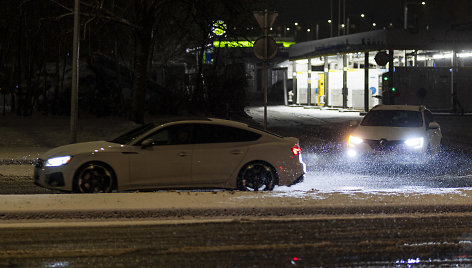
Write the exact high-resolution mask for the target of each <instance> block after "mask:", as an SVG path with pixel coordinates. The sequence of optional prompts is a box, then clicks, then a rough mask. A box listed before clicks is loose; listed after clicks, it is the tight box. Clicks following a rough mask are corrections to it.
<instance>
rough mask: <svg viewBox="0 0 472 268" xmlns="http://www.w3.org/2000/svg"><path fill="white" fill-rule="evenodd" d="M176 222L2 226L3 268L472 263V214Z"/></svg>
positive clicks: (433, 264)
mask: <svg viewBox="0 0 472 268" xmlns="http://www.w3.org/2000/svg"><path fill="white" fill-rule="evenodd" d="M177 223H178V222H174V223H166V222H160V223H156V222H154V223H153V222H141V223H140V222H133V221H128V222H125V223H122V224H125V225H120V224H117V223H115V225H113V223H112V224H111V225H110V224H109V223H108V224H104V225H100V224H96V225H93V224H90V226H84V225H77V226H76V225H75V223H73V222H71V223H67V222H66V223H64V224H62V225H63V226H57V225H56V226H51V227H48V226H47V225H46V224H43V225H37V226H29V227H20V228H7V229H3V228H2V230H1V232H0V245H1V249H2V250H0V266H1V267H131V266H133V267H184V266H186V267H250V266H253V267H260V266H262V267H293V266H300V267H306V266H311V267H313V266H331V267H332V266H336V267H340V266H351V267H352V266H401V267H407V265H416V266H418V265H420V266H421V265H423V266H428V265H430V266H439V265H448V266H449V265H453V264H459V265H463V266H467V265H472V259H471V258H472V214H470V213H466V214H456V213H452V214H448V213H443V214H437V215H434V214H418V213H416V214H405V215H389V216H385V215H381V216H378V215H357V216H352V215H351V216H350V217H345V216H344V217H342V216H341V217H339V216H333V215H331V216H326V215H325V216H323V215H318V216H315V215H313V216H311V217H308V218H305V219H285V220H280V219H255V218H234V219H232V220H223V221H210V220H207V221H203V222H198V221H197V222H194V223H191V222H187V223H185V222H180V223H179V224H177ZM56 224H57V223H56Z"/></svg>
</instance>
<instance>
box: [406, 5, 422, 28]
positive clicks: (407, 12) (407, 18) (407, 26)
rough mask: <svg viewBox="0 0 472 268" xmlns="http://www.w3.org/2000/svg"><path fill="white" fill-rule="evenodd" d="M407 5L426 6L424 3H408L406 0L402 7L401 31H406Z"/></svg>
mask: <svg viewBox="0 0 472 268" xmlns="http://www.w3.org/2000/svg"><path fill="white" fill-rule="evenodd" d="M408 5H422V6H424V5H426V2H425V1H422V2H421V3H418V2H409V1H408V0H405V6H404V7H403V29H405V30H407V29H408Z"/></svg>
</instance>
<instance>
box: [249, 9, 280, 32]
mask: <svg viewBox="0 0 472 268" xmlns="http://www.w3.org/2000/svg"><path fill="white" fill-rule="evenodd" d="M266 12H267V25H266V22H265V13H266ZM252 14H253V15H254V17H255V18H256V20H257V23H259V26H260V27H261V28H262V29H265V28H270V27H272V24H274V21H275V19H276V18H277V16H278V15H279V13H278V12H277V11H254V12H253V13H252Z"/></svg>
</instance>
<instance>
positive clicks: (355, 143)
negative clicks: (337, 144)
mask: <svg viewBox="0 0 472 268" xmlns="http://www.w3.org/2000/svg"><path fill="white" fill-rule="evenodd" d="M441 139H442V134H441V128H440V127H439V124H438V123H437V122H435V121H434V119H433V114H432V113H431V112H430V111H429V110H428V109H426V108H425V107H424V106H412V105H378V106H375V107H374V108H373V109H372V110H370V111H369V112H368V113H367V114H366V115H365V117H364V118H363V119H362V121H361V122H360V124H359V125H358V126H357V127H356V128H355V129H354V130H353V131H352V132H351V133H350V135H349V138H348V140H347V154H348V156H349V157H350V158H351V159H359V158H362V157H363V156H374V157H377V158H380V157H385V156H386V158H387V159H391V160H400V161H412V160H420V161H423V160H427V159H431V158H432V157H435V156H437V155H438V154H439V152H440V150H441Z"/></svg>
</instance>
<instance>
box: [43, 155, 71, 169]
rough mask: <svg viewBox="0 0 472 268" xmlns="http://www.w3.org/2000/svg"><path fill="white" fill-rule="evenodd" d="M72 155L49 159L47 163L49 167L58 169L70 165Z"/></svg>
mask: <svg viewBox="0 0 472 268" xmlns="http://www.w3.org/2000/svg"><path fill="white" fill-rule="evenodd" d="M69 161H70V155H66V156H59V157H53V158H49V159H48V160H47V161H46V166H47V167H58V166H62V165H65V164H67V163H69Z"/></svg>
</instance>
